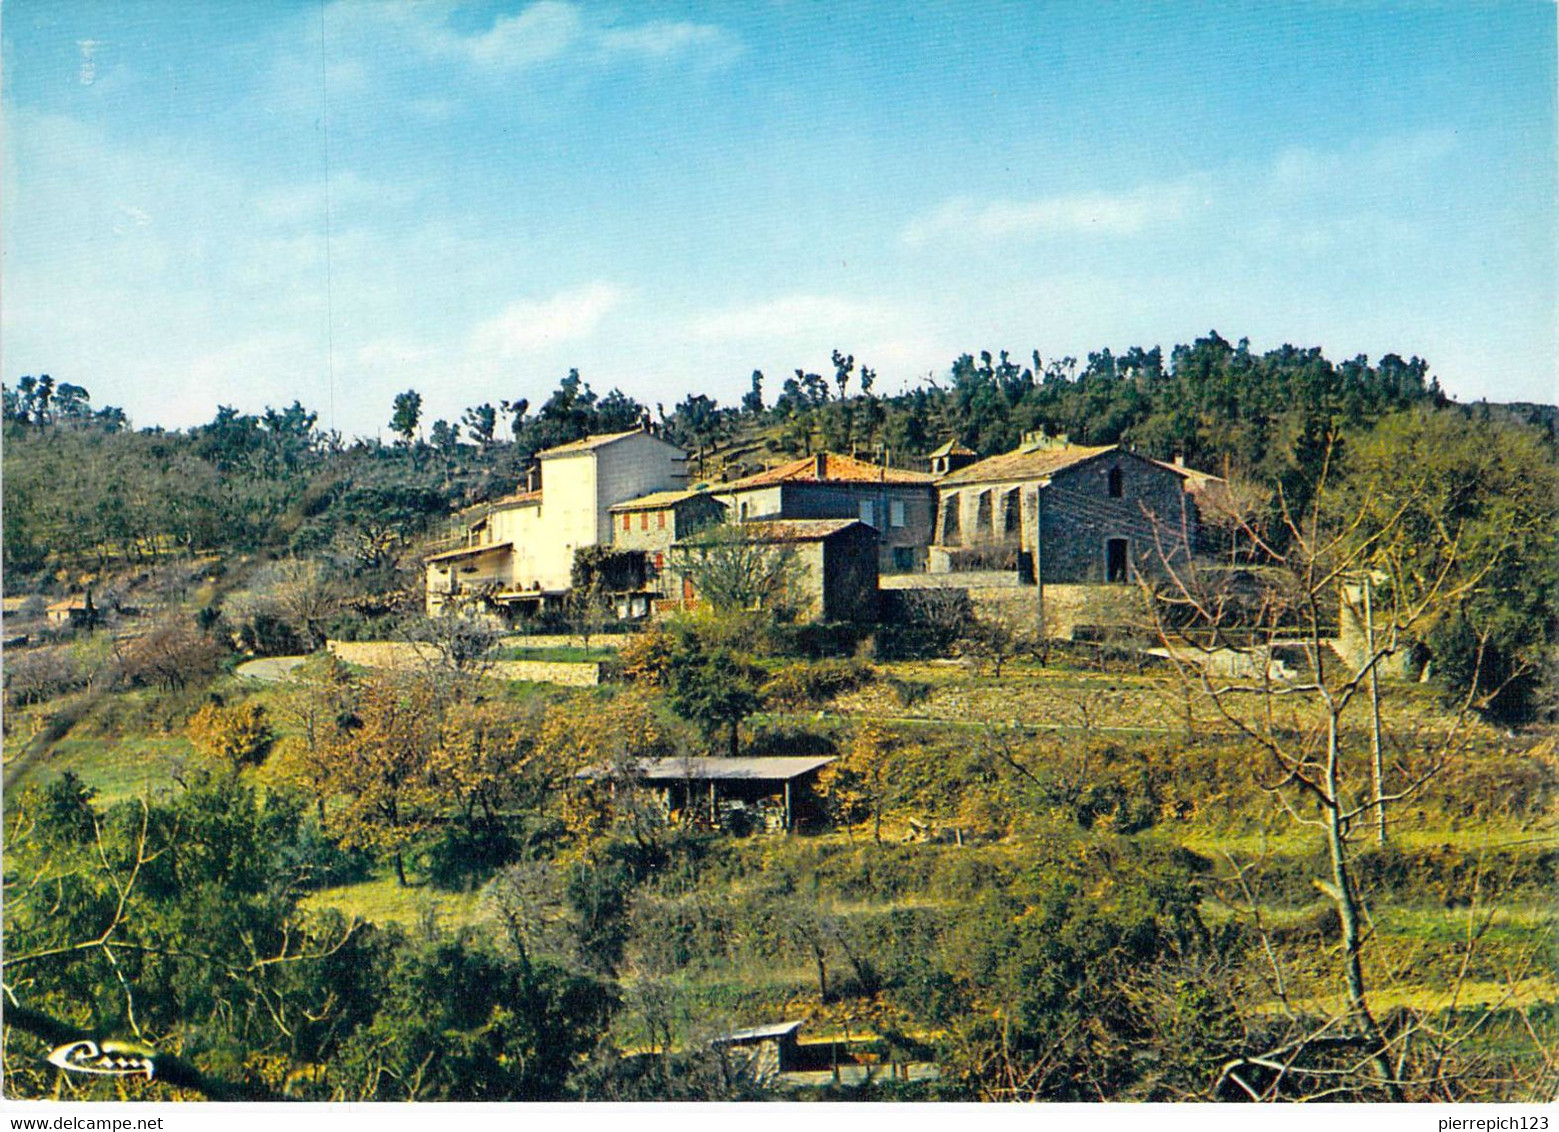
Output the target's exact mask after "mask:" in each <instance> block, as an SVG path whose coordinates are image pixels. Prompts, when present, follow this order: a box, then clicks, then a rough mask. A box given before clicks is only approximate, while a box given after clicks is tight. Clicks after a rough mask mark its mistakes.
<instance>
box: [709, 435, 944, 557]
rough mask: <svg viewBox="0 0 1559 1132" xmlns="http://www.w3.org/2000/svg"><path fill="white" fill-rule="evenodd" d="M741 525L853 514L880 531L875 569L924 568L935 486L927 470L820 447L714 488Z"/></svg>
mask: <svg viewBox="0 0 1559 1132" xmlns="http://www.w3.org/2000/svg"><path fill="white" fill-rule="evenodd" d="M715 493H716V495H717V496H718V497H719V498H720V499H721V501H723V502H724V503H725V504H726V505H727V506H728V507H729V508H730V511H731V515H732V516H733V517H734V518H736V519H737V520H738V521H740V522H744V523H752V522H768V521H771V520H775V519H856V520H859V521H860V522H862V523H865V524H866V525H867V526H869V527H872V528H874V529H875V530H876V531H877V533H878V536H879V541H878V546H877V556H878V560H877V569H878V572H879V573H908V572H914V571H923V570H925V569H926V551H927V547H928V546H929V545H930V543H931V535H932V525H933V522H934V519H935V515H936V487H935V486H934V483H933V477H932V476H930V475H928V474H926V473H924V472H912V471H908V470H906V469H902V468H889V467H886V466H884V465H881V464H871V463H867V462H866V461H864V460H857V459H855V458H854V457H852V456H841V455H839V454H838V453H834V452H818V453H816V454H814V455H812V456H808V457H806V458H805V459H801V460H795V461H792V462H791V463H788V464H781V465H780V466H778V467H775V468H769V469H768V470H766V471H762V472H759V473H758V474H757V475H753V476H748V477H747V478H745V479H740V480H736V481H734V482H732V483H728V484H722V485H720V486H719V487H717V488H716V489H715Z"/></svg>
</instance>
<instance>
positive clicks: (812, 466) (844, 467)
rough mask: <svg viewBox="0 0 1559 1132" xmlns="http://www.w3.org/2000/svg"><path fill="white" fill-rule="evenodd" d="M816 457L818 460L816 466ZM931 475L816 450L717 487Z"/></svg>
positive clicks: (910, 479) (913, 479)
mask: <svg viewBox="0 0 1559 1132" xmlns="http://www.w3.org/2000/svg"><path fill="white" fill-rule="evenodd" d="M819 461H821V463H822V467H821V468H820V467H819V466H818V465H819ZM933 478H934V477H932V476H930V475H927V474H926V473H925V472H911V471H906V470H905V469H903V468H884V467H883V466H882V465H881V464H868V463H867V462H866V461H865V460H857V459H856V458H855V457H853V456H841V455H839V454H838V453H837V452H819V453H817V454H816V455H813V456H807V457H805V458H803V459H800V460H792V461H791V462H790V463H788V464H781V465H779V466H778V467H776V468H769V469H767V470H766V471H762V472H759V473H758V474H757V475H753V476H748V477H747V478H746V479H740V480H736V481H735V482H733V483H728V484H723V485H721V486H720V487H719V488H718V489H717V490H720V491H740V490H742V489H743V488H749V487H767V486H769V485H770V484H777V483H925V484H929V483H931V482H932V480H933Z"/></svg>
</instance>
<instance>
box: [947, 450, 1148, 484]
mask: <svg viewBox="0 0 1559 1132" xmlns="http://www.w3.org/2000/svg"><path fill="white" fill-rule="evenodd" d="M1119 447H1120V445H1118V444H1101V445H1099V446H1098V447H1097V448H1094V447H1089V446H1087V445H1083V444H1058V445H1055V446H1054V447H1050V448H1034V449H1029V450H1024V449H1019V450H1018V451H1016V452H1003V453H1002V454H1001V455H1000V456H990V457H987V458H986V459H984V460H981V461H979V462H978V463H974V464H970V465H969V466H968V467H967V468H960V469H958V471H956V472H952V473H951V474H949V475H945V476H943V477H942V478H941V479H939V480H937V485H938V486H939V487H955V486H957V485H959V484H966V483H1003V482H1008V481H1017V480H1040V479H1044V478H1046V477H1047V476H1052V475H1054V474H1055V473H1057V472H1059V471H1062V470H1063V469H1065V468H1070V467H1074V466H1075V465H1077V464H1081V463H1083V462H1085V461H1087V460H1092V459H1093V458H1094V457H1095V456H1102V455H1104V454H1105V453H1106V452H1113V451H1115V450H1116V449H1117V448H1119Z"/></svg>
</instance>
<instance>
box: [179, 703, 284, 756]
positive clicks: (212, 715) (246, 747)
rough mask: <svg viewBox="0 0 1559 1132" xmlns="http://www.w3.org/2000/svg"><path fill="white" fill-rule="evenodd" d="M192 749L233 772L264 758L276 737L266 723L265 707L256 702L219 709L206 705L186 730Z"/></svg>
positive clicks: (210, 704)
mask: <svg viewBox="0 0 1559 1132" xmlns="http://www.w3.org/2000/svg"><path fill="white" fill-rule="evenodd" d="M186 730H187V731H188V733H189V737H190V741H191V742H192V743H194V744H195V749H196V750H198V751H200V752H201V753H202V754H206V755H210V756H211V757H213V758H218V759H221V760H223V761H224V762H227V763H231V764H232V766H233V768H234V769H235V770H236V769H238V768H239V767H242V766H244V765H246V764H250V765H252V764H255V763H259V762H261V761H262V760H263V759H264V758H265V753H266V752H267V751H268V750H270V747H271V743H272V742H273V741H274V740H275V738H276V734H275V732H273V731H272V730H271V725H270V723H268V722H267V721H266V718H265V708H263V707H262V706H260V705H259V704H257V703H252V702H251V703H245V704H237V705H235V706H233V707H223V706H222V705H221V704H217V703H208V704H206V706H205V707H203V708H201V709H200V710H199V711H198V712H196V713H195V715H194V717H193V718H192V719H191V720H190V721H189V726H188V727H187V729H186Z"/></svg>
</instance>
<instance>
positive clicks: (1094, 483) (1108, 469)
mask: <svg viewBox="0 0 1559 1132" xmlns="http://www.w3.org/2000/svg"><path fill="white" fill-rule="evenodd" d="M938 489H939V490H938V511H937V522H936V530H935V541H934V543H933V545H932V547H931V550H930V563H931V569H932V571H933V572H936V573H946V572H949V571H957V570H998V571H1003V572H1009V571H1010V572H1015V573H1017V574H1018V575H1019V576H1020V577H1021V578H1023V579H1024V580H1026V581H1028V582H1030V583H1032V581H1033V580H1034V572H1035V563H1036V561H1037V562H1038V564H1039V568H1040V569H1041V570H1042V571H1043V576H1044V582H1045V584H1046V585H1047V586H1048V585H1052V584H1102V583H1118V584H1129V583H1130V582H1131V581H1132V580H1133V579H1134V578H1135V577H1136V576H1137V574H1138V573H1142V572H1146V573H1149V574H1156V573H1160V572H1162V570H1163V564H1164V563H1163V560H1164V559H1168V560H1169V561H1170V562H1175V561H1183V560H1184V559H1185V558H1186V556H1187V555H1188V553H1189V547H1190V546H1194V545H1195V539H1196V529H1197V526H1198V523H1197V517H1196V508H1195V504H1194V503H1193V502H1192V500H1191V498H1190V496H1189V495H1188V494H1187V492H1186V490H1185V486H1184V477H1183V476H1181V475H1179V474H1178V473H1177V472H1176V471H1175V470H1174V469H1173V468H1171V467H1168V466H1166V465H1163V464H1160V463H1158V462H1157V461H1154V460H1149V459H1147V458H1145V457H1142V456H1138V455H1136V454H1135V453H1132V452H1128V451H1126V450H1124V449H1122V448H1119V447H1116V446H1108V447H1101V448H1081V447H1077V446H1072V445H1064V446H1054V447H1051V448H1039V449H1035V450H1032V451H1027V452H1026V451H1024V450H1019V451H1018V452H1015V453H1008V454H1007V455H1005V456H997V457H993V458H991V459H989V460H982V461H980V462H979V463H976V464H972V465H970V466H969V467H967V468H964V469H962V470H960V471H957V472H954V473H952V474H950V475H948V476H945V477H944V478H943V479H942V480H941V481H939V483H938ZM1161 556H1162V557H1161Z"/></svg>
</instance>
